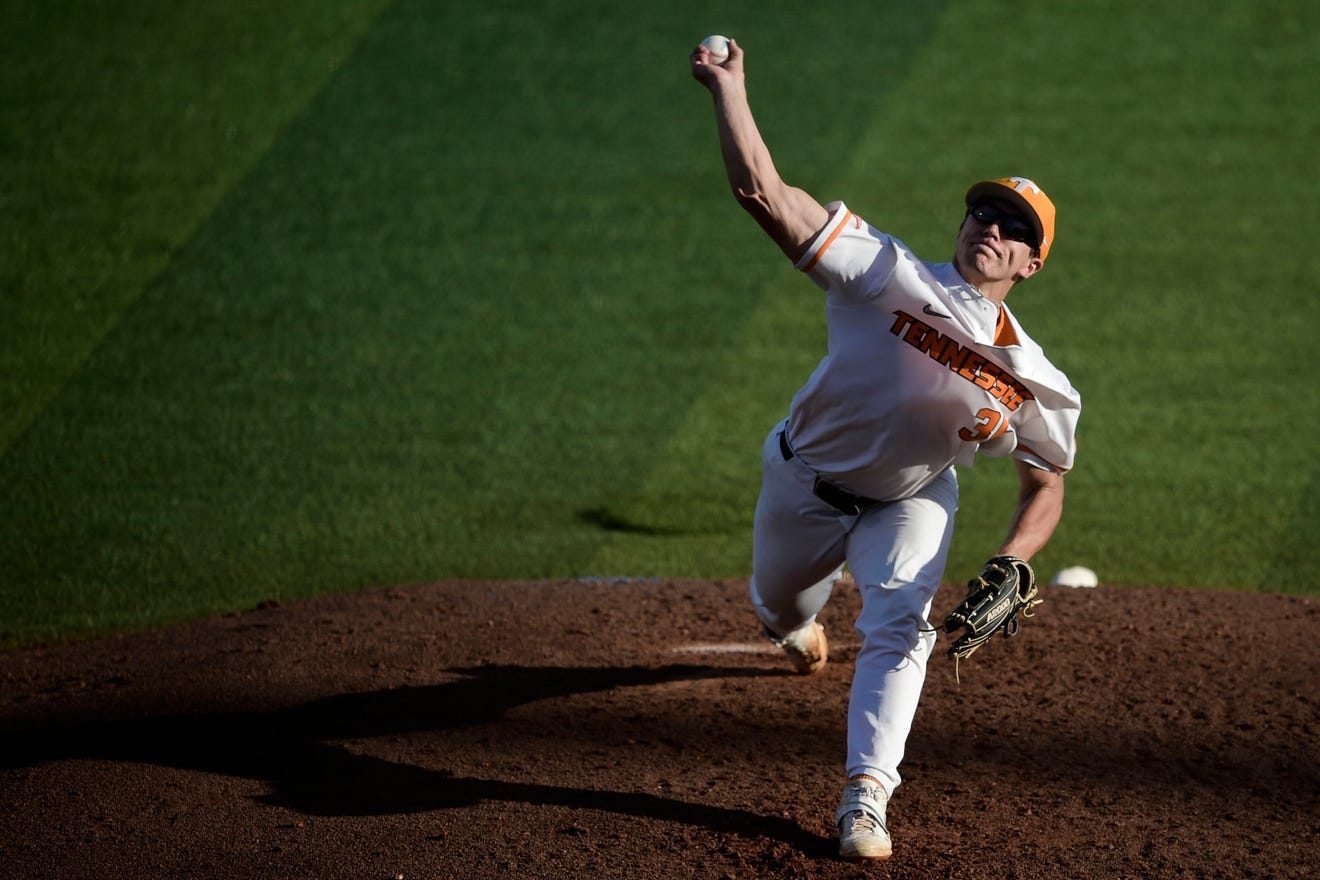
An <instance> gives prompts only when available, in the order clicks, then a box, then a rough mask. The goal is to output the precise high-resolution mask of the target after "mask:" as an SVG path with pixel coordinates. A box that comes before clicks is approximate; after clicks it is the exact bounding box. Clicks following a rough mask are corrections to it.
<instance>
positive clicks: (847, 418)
mask: <svg viewBox="0 0 1320 880" xmlns="http://www.w3.org/2000/svg"><path fill="white" fill-rule="evenodd" d="M827 209H828V210H829V211H830V212H831V218H830V222H829V223H828V224H827V225H826V227H825V228H824V229H823V230H822V231H821V233H820V234H819V235H818V236H817V238H816V239H815V240H814V241H813V242H812V244H811V247H810V249H809V250H808V251H807V253H806V254H805V255H804V256H803V257H802V259H801V260H800V261H799V262H798V263H797V268H798V269H801V270H802V271H804V272H806V273H807V275H808V276H809V277H810V278H811V279H812V280H813V281H814V282H815V283H816V284H817V285H819V286H820V287H821V288H822V289H824V290H825V291H826V292H827V294H828V296H827V298H826V311H827V324H828V328H829V344H828V353H827V354H826V356H825V357H824V359H822V360H821V362H820V364H819V365H818V366H817V367H816V369H815V371H814V372H813V373H812V375H811V378H810V379H809V380H808V381H807V383H806V385H804V386H803V387H802V388H801V389H800V390H799V391H798V393H797V394H796V395H795V396H794V398H793V402H792V407H791V409H790V411H789V418H788V437H789V438H790V440H791V443H792V446H793V450H794V451H795V452H796V454H797V455H798V456H800V457H801V459H802V461H803V462H804V463H805V464H807V465H808V466H810V467H811V468H812V470H814V471H815V472H816V473H818V474H820V475H822V476H824V477H825V478H827V479H829V480H830V481H831V482H834V483H837V484H838V485H840V486H842V487H844V488H846V489H849V490H851V491H852V492H855V493H858V494H860V495H864V496H867V497H870V498H875V499H878V500H881V501H890V500H894V499H898V498H907V497H909V496H911V495H912V494H913V493H915V492H917V491H919V490H920V489H921V488H922V487H924V486H926V485H928V484H929V483H930V482H931V481H932V480H934V479H935V478H936V476H937V475H939V474H940V473H941V472H943V471H944V470H946V469H947V468H948V467H949V466H950V465H971V464H972V463H973V461H974V460H975V456H976V453H977V452H981V453H984V454H986V455H992V456H1004V455H1012V456H1013V457H1015V458H1017V459H1020V460H1022V461H1025V462H1027V463H1029V464H1031V465H1033V466H1035V467H1039V468H1044V469H1047V470H1051V471H1055V472H1057V473H1064V472H1066V471H1068V470H1069V469H1070V468H1071V467H1072V464H1073V455H1074V452H1075V448H1076V441H1075V439H1074V432H1075V430H1076V427H1077V419H1078V416H1079V414H1080V412H1081V396H1080V395H1079V394H1078V393H1077V392H1076V391H1075V390H1074V389H1073V387H1072V385H1071V384H1070V383H1069V381H1068V377H1067V376H1065V375H1064V374H1063V373H1062V372H1060V371H1059V370H1058V369H1057V368H1055V367H1054V365H1052V364H1051V363H1050V362H1049V361H1048V360H1047V359H1046V358H1045V354H1044V352H1043V351H1042V350H1041V348H1040V346H1039V345H1037V344H1036V343H1035V342H1034V341H1032V340H1031V338H1030V337H1028V336H1027V334H1026V333H1025V331H1023V329H1022V327H1021V326H1020V325H1019V324H1018V322H1017V321H1016V319H1014V317H1013V314H1012V312H1010V311H1009V310H1008V307H1007V306H1000V305H997V304H996V303H994V302H992V301H990V300H988V299H986V298H985V297H983V296H982V295H981V294H980V293H979V292H978V291H977V290H976V288H974V287H973V286H972V285H970V284H968V283H967V282H966V281H964V280H963V278H962V276H960V275H959V274H958V272H957V270H956V269H955V268H954V266H953V264H952V263H926V262H923V261H922V260H920V259H918V258H917V257H916V256H915V255H914V254H913V253H912V251H910V250H909V249H908V248H907V246H906V245H904V244H903V243H902V242H901V241H899V240H897V239H895V238H893V237H892V236H889V235H886V234H885V233H883V232H880V231H879V230H877V229H875V228H874V227H872V226H870V225H869V224H867V223H866V222H865V221H863V220H862V219H861V218H860V217H858V216H856V215H855V214H853V213H852V212H851V211H849V210H848V208H847V206H846V205H844V204H843V203H842V202H834V203H832V204H830V205H829V206H827Z"/></svg>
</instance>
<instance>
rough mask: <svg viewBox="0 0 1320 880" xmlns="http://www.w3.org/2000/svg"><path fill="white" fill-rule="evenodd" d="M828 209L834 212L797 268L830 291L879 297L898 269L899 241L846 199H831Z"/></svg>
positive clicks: (856, 296) (823, 288) (822, 288)
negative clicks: (865, 216) (875, 226)
mask: <svg viewBox="0 0 1320 880" xmlns="http://www.w3.org/2000/svg"><path fill="white" fill-rule="evenodd" d="M825 210H827V211H829V212H830V219H829V222H828V223H826V224H825V227H824V228H823V229H821V231H820V232H819V233H818V234H817V235H816V238H815V239H814V240H813V241H812V242H811V245H810V247H808V248H807V252H806V253H805V254H803V255H802V258H801V259H799V260H798V261H797V262H796V263H795V264H794V266H795V268H797V269H799V270H800V271H802V272H805V273H806V274H807V277H808V278H810V279H811V280H812V281H813V282H815V284H816V286H818V287H819V288H820V289H821V290H825V291H828V292H829V293H832V294H838V295H841V296H845V297H849V298H852V299H870V298H872V297H874V296H876V295H877V294H879V292H880V291H881V290H883V289H884V286H885V283H886V282H887V281H888V279H889V276H890V275H891V274H892V273H893V271H894V265H895V262H896V260H897V256H896V253H897V249H898V248H897V242H895V241H894V239H893V238H891V237H890V236H888V235H886V234H885V233H883V232H880V231H879V230H877V229H875V228H874V227H873V226H871V225H870V224H868V223H867V222H866V221H865V220H863V219H862V218H861V217H858V216H857V215H856V214H854V213H853V212H852V211H850V210H848V206H847V205H845V204H844V203H843V202H831V203H830V204H828V205H826V206H825Z"/></svg>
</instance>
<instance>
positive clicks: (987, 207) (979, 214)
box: [967, 202, 1040, 247]
mask: <svg viewBox="0 0 1320 880" xmlns="http://www.w3.org/2000/svg"><path fill="white" fill-rule="evenodd" d="M967 216H968V217H973V218H975V219H976V222H977V223H980V224H982V225H984V226H989V225H991V224H992V223H998V224H999V234H1000V235H1002V236H1003V237H1004V238H1010V239H1012V240H1013V241H1020V242H1023V243H1025V244H1029V245H1031V246H1032V247H1040V243H1039V242H1037V241H1036V230H1034V229H1032V228H1031V224H1030V223H1028V222H1027V221H1026V220H1023V219H1022V218H1021V217H1019V216H1017V215H1016V214H1009V213H1008V212H1007V211H1001V210H1000V209H999V208H996V207H995V206H994V205H992V204H990V203H989V202H982V203H981V204H979V205H973V206H972V207H970V208H968V209H967Z"/></svg>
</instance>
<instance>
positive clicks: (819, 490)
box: [779, 431, 880, 516]
mask: <svg viewBox="0 0 1320 880" xmlns="http://www.w3.org/2000/svg"><path fill="white" fill-rule="evenodd" d="M779 454H780V455H782V456H784V461H789V460H790V459H792V458H793V456H794V455H795V454H796V453H794V452H793V447H792V446H789V445H788V432H787V431H780V432H779ZM811 493H812V494H813V495H815V496H816V497H817V498H819V499H820V500H821V501H824V502H825V503H826V504H828V505H829V506H830V507H833V508H834V509H835V510H837V511H839V512H840V513H846V514H848V515H849V516H857V515H859V514H860V513H861V512H862V511H863V510H866V508H868V507H872V506H874V505H876V504H879V503H880V501H879V500H878V499H875V498H867V497H866V496H864V495H854V494H853V493H851V492H849V491H848V490H847V489H844V488H841V487H839V486H836V485H834V484H833V483H831V482H829V481H828V480H826V479H825V478H824V477H816V481H815V482H814V483H812V484H811Z"/></svg>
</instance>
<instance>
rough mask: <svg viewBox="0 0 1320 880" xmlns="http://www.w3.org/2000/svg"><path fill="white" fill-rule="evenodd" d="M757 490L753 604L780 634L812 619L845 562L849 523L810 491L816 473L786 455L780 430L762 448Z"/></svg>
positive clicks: (752, 588)
mask: <svg viewBox="0 0 1320 880" xmlns="http://www.w3.org/2000/svg"><path fill="white" fill-rule="evenodd" d="M762 465H763V474H762V480H761V494H760V497H759V498H758V499H757V502H756V521H755V527H754V532H753V539H752V582H751V597H752V604H753V606H754V607H755V608H756V614H757V616H758V617H759V618H760V619H761V622H762V623H763V624H765V626H766V627H767V628H768V629H769V630H771V631H772V632H773V633H774V634H776V635H779V636H783V635H786V634H788V633H790V632H792V631H794V630H797V629H800V628H802V627H804V626H806V625H807V624H809V623H811V622H812V621H813V620H815V617H816V614H817V613H818V612H819V611H820V609H821V608H823V607H825V603H826V602H827V601H828V600H829V598H830V593H831V591H832V590H833V587H834V582H835V580H836V579H837V578H838V576H839V570H840V569H841V568H842V566H843V561H844V549H845V541H846V540H847V528H846V526H847V524H848V522H849V520H850V518H847V517H843V516H842V515H841V514H839V512H838V511H836V510H834V508H832V507H830V506H829V505H827V504H825V503H824V502H823V501H821V500H820V499H819V498H817V497H816V496H815V495H814V494H812V491H811V481H812V479H813V478H814V475H812V474H811V472H810V471H809V470H808V469H807V468H806V467H805V466H803V465H802V464H800V463H799V462H797V461H796V460H792V461H784V459H783V456H782V455H781V453H780V451H779V442H778V431H777V430H776V431H772V432H771V434H770V436H769V437H768V438H767V440H766V444H765V448H764V450H763V453H762Z"/></svg>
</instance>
